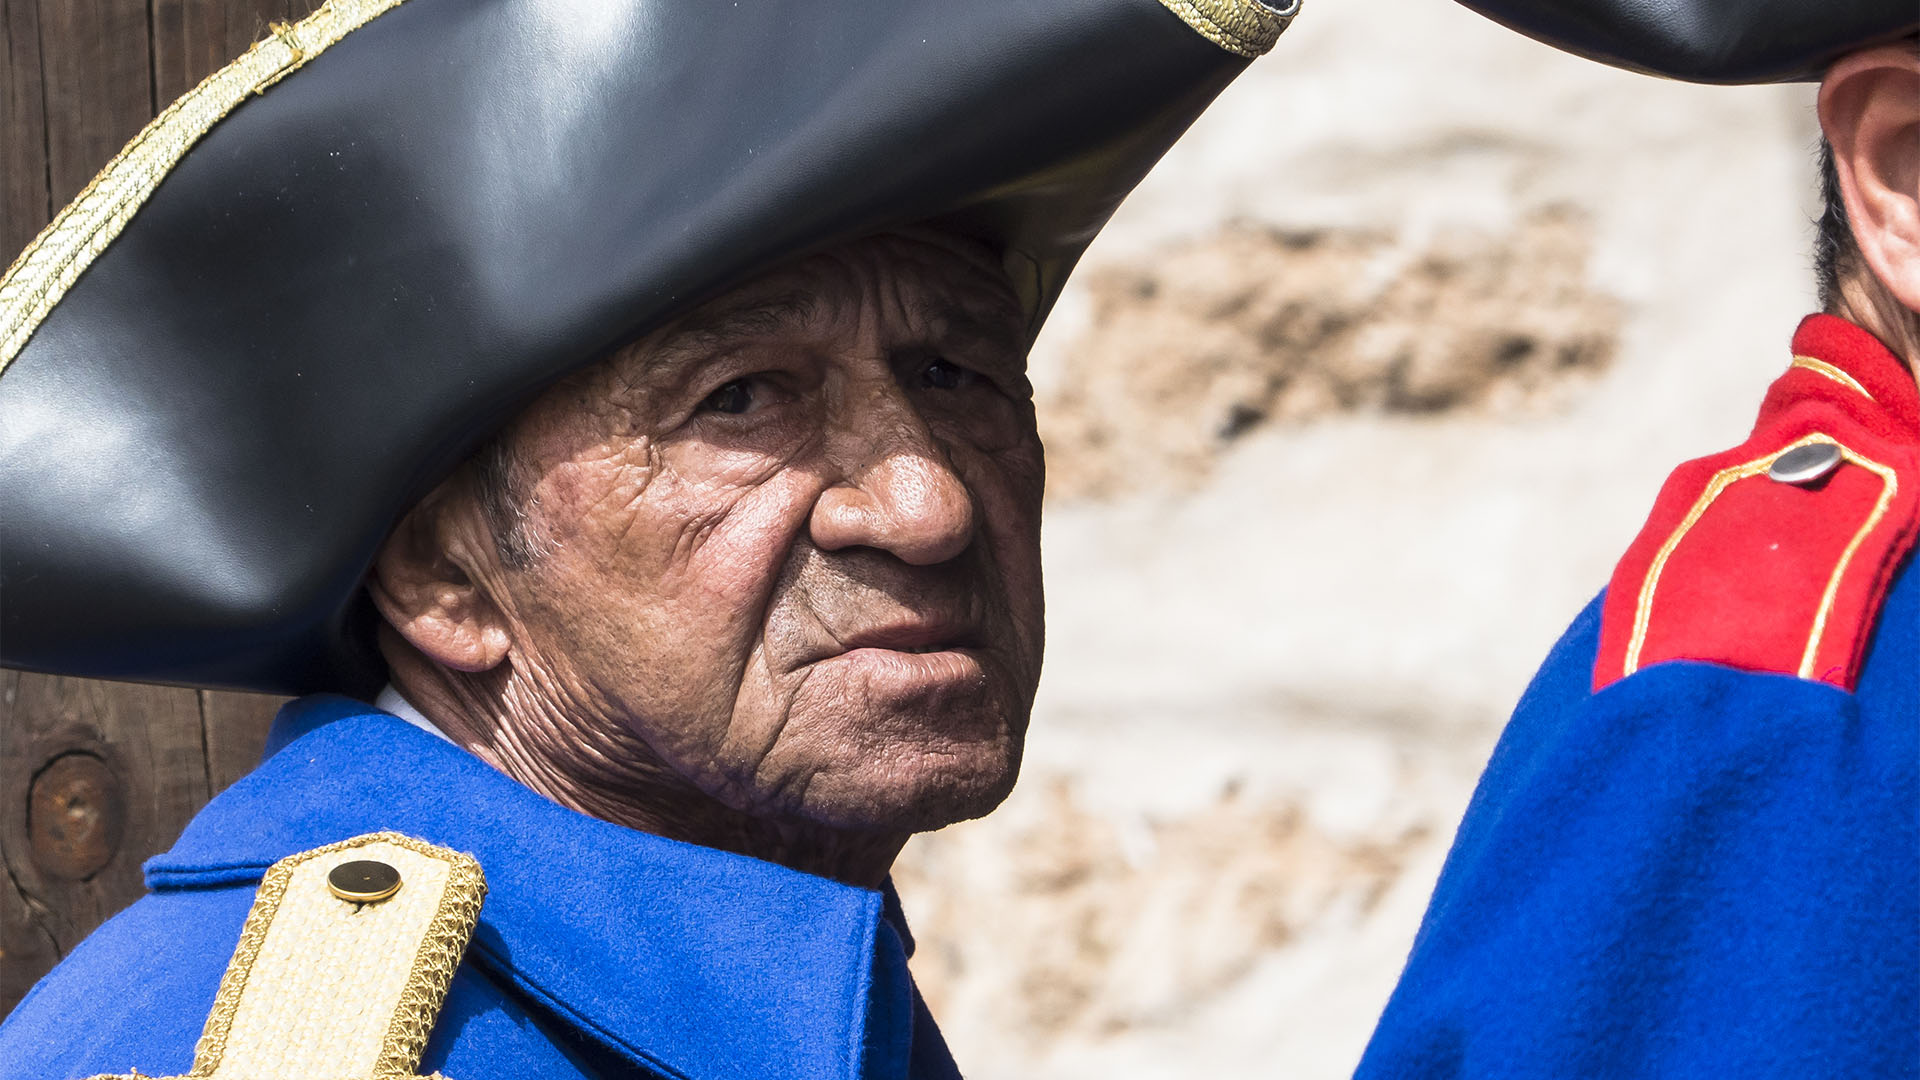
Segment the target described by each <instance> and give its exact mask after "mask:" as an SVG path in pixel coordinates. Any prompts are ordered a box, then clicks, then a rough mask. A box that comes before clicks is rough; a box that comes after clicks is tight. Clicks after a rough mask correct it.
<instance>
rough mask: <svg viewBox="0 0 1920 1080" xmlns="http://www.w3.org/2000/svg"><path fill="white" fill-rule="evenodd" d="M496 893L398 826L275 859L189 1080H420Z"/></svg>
mask: <svg viewBox="0 0 1920 1080" xmlns="http://www.w3.org/2000/svg"><path fill="white" fill-rule="evenodd" d="M486 893H487V885H486V879H485V878H484V877H483V876H482V875H481V872H480V864H479V863H478V862H475V861H474V860H473V859H472V858H471V857H470V856H467V855H462V854H460V853H459V852H457V851H450V850H448V849H446V848H442V847H435V846H434V845H432V844H428V843H423V842H421V841H419V840H415V839H413V838H411V837H407V836H402V835H400V834H399V833H390V832H387V833H369V834H368V835H366V836H358V837H355V838H353V839H352V840H346V841H342V842H341V843H338V844H328V845H327V846H326V847H321V848H315V849H314V850H312V851H306V852H302V853H300V854H298V855H292V856H288V857H287V858H285V859H282V860H280V861H279V862H277V863H274V864H273V866H272V868H270V869H269V870H268V871H267V875H266V878H265V879H264V880H262V881H261V882H260V889H259V892H258V893H256V894H255V896H254V901H253V909H252V911H250V912H248V914H247V922H246V925H245V926H244V927H243V928H242V929H241V931H240V944H239V946H238V947H236V948H235V949H234V952H233V961H232V962H231V963H230V964H228V965H227V973H226V975H225V977H223V978H222V979H221V980H220V992H219V995H218V996H217V997H215V998H214V1002H213V1012H212V1013H211V1014H210V1015H208V1017H207V1026H206V1029H205V1031H204V1032H202V1034H201V1036H200V1041H199V1043H198V1044H197V1045H196V1046H195V1047H194V1056H193V1069H192V1071H191V1072H189V1073H188V1074H187V1076H186V1077H183V1078H180V1080H202V1078H209V1080H307V1078H318V1077H326V1078H329V1080H400V1078H404V1077H412V1076H413V1075H414V1070H415V1069H417V1068H418V1067H419V1065H420V1055H421V1052H422V1051H424V1050H425V1049H426V1046H427V1036H428V1035H429V1034H430V1033H431V1032H432V1031H433V1022H434V1019H435V1018H436V1017H437V1016H438V1015H439V1013H440V1005H441V1002H443V1001H444V1000H445V999H446V996H447V986H448V984H449V983H451V982H452V981H453V971H454V968H456V967H457V966H459V963H460V956H461V954H462V953H464V952H465V951H466V947H467V939H468V938H470V937H471V936H472V935H473V927H474V923H475V922H476V921H477V920H478V919H479V917H480V902H481V901H482V900H483V899H484V898H485V896H486ZM137 1076H139V1074H138V1073H134V1074H130V1077H137ZM95 1080H114V1078H108V1077H96V1078H95ZM123 1080H125V1078H123Z"/></svg>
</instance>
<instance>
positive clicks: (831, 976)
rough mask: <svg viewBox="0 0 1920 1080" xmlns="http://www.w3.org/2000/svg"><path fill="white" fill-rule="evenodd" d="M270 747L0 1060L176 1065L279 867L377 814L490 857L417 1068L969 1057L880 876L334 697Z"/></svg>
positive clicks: (307, 707) (154, 1068) (87, 950)
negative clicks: (613, 811)
mask: <svg viewBox="0 0 1920 1080" xmlns="http://www.w3.org/2000/svg"><path fill="white" fill-rule="evenodd" d="M269 751H270V754H271V756H270V757H269V758H268V759H267V761H266V762H265V763H264V764H262V765H261V767H260V768H259V769H258V770H256V771H255V772H254V773H253V774H252V775H250V776H248V777H246V778H245V779H243V780H241V781H240V782H239V783H237V784H235V785H234V786H233V787H232V788H230V789H228V790H227V791H226V792H224V793H223V794H221V795H220V796H219V797H218V798H216V799H214V800H213V801H212V802H211V803H209V804H207V806H206V808H205V809H203V810H202V811H201V812H200V814H199V816H197V817H196V818H194V820H193V822H192V824H190V825H188V826H187V829H186V831H185V833H183V834H182V835H181V837H180V841H179V843H178V844H176V845H175V846H174V848H173V850H171V851H169V852H167V853H166V854H164V855H161V856H158V857H156V858H154V859H152V860H150V861H149V862H148V863H147V866H146V874H147V885H148V888H149V890H150V892H149V895H147V896H146V897H144V898H142V899H141V900H139V901H138V902H136V903H135V904H134V905H133V906H132V907H130V908H128V909H127V910H126V911H125V912H123V913H121V914H120V915H119V916H117V917H115V918H114V919H113V920H111V921H110V922H108V923H107V924H106V925H104V926H102V927H101V928H100V929H99V930H98V931H96V932H95V933H94V934H93V935H92V936H91V937H89V938H88V939H87V940H86V941H85V942H83V943H82V944H81V945H80V947H79V948H77V949H75V950H74V952H73V954H72V955H71V956H69V957H68V958H67V959H66V960H65V961H64V962H63V963H62V964H61V965H60V966H59V967H58V968H56V969H55V970H54V971H53V973H52V974H50V975H48V976H47V977H46V978H45V979H43V980H42V981H41V982H40V984H39V985H38V986H36V987H34V989H33V990H32V992H31V993H29V994H28V995H27V997H26V999H25V1000H23V1001H22V1002H21V1003H20V1005H19V1007H18V1008H16V1009H15V1010H14V1012H13V1014H12V1015H11V1016H10V1017H8V1018H7V1021H6V1023H5V1024H4V1025H0V1078H4V1080H14V1078H19V1080H29V1078H31V1080H69V1078H78V1077H87V1076H93V1075H96V1074H101V1073H115V1074H125V1073H128V1072H129V1071H133V1070H138V1071H139V1072H140V1073H142V1074H144V1075H147V1076H162V1077H164V1076H180V1075H184V1074H185V1073H186V1072H187V1071H188V1070H189V1069H190V1068H191V1066H192V1064H193V1046H194V1041H195V1040H196V1039H197V1038H199V1035H200V1030H201V1027H202V1025H203V1024H204V1023H205V1022H206V1018H207V1013H208V1011H209V1010H210V1009H211V1008H212V1005H213V998H214V993H215V990H216V989H217V987H218V986H219V982H220V976H221V974H222V973H223V972H224V971H225V970H226V967H227V962H228V960H229V959H231V957H232V955H233V949H234V945H235V943H236V942H237V941H238V939H239V935H240V926H241V923H242V922H243V921H244V920H245V918H246V915H247V911H248V909H249V907H250V906H251V905H252V903H253V895H254V889H255V887H256V886H257V885H258V884H259V882H260V879H261V877H262V875H263V874H264V873H265V871H266V869H267V868H268V867H269V866H270V865H271V864H272V863H274V862H275V861H276V860H278V859H280V858H283V857H285V856H287V855H292V854H295V853H297V852H301V851H305V850H308V849H310V848H315V847H319V846H321V845H323V844H329V843H333V842H335V841H339V840H345V839H348V838H350V837H353V836H358V835H361V834H364V833H369V832H378V831H382V830H393V831H396V832H401V833H405V834H407V835H409V836H414V837H418V838H420V839H423V840H427V841H429V842H431V843H435V844H440V845H443V846H446V847H450V848H455V849H457V850H460V851H465V852H469V853H471V854H473V855H474V856H475V857H476V858H477V859H478V860H479V861H480V865H481V868H482V870H483V871H484V872H485V874H486V877H487V886H488V893H487V899H486V903H485V905H484V907H483V908H482V910H481V913H480V924H479V926H478V928H477V929H476V930H475V932H474V937H473V942H472V944H471V945H470V946H469V948H468V951H467V956H466V960H465V962H464V963H462V964H461V966H460V968H459V970H458V972H457V973H456V974H455V976H454V980H453V985H452V988H451V990H450V991H449V993H448V995H447V1002H446V1005H445V1007H444V1008H443V1010H442V1012H441V1014H440V1019H439V1023H438V1024H437V1025H436V1027H435V1029H434V1033H433V1037H432V1039H431V1041H430V1042H429V1044H428V1046H427V1050H426V1055H425V1058H424V1059H423V1061H422V1062H421V1072H423V1073H432V1072H436V1071H437V1072H441V1073H444V1074H446V1075H448V1076H451V1077H457V1078H458V1080H487V1078H490V1077H500V1078H509V1077H511V1078H524V1080H533V1078H546V1077H554V1078H560V1077H588V1076H593V1077H653V1076H664V1077H676V1078H685V1080H708V1078H717V1077H761V1076H779V1077H819V1078H823V1080H824V1078H833V1080H841V1078H844V1080H855V1078H862V1080H865V1078H880V1077H888V1078H912V1080H933V1078H948V1077H957V1076H958V1073H957V1071H956V1070H955V1069H954V1066H953V1062H952V1059H951V1058H950V1057H949V1056H948V1054H947V1052H946V1047H945V1045H944V1043H943V1042H942V1041H941V1039H940V1035H939V1032H938V1031H937V1030H936V1029H935V1027H934V1025H933V1021H932V1018H931V1017H930V1016H929V1015H928V1014H927V1011H926V1007H925V1006H924V1004H922V1003H921V1001H920V998H919V995H918V993H917V992H916V991H915V990H914V987H913V983H912V980H911V979H910V977H909V976H908V974H907V963H906V961H907V952H908V950H909V949H910V948H911V942H910V939H908V938H906V937H905V933H906V931H905V927H904V925H903V924H901V923H899V921H898V917H897V916H898V908H897V905H895V904H894V903H892V902H891V897H890V895H888V896H883V894H882V893H879V892H874V891H871V890H867V889H858V888H853V887H850V886H846V885H841V884H838V883H836V882H833V881H829V880H826V879H824V878H819V877H813V876H810V875H807V874H801V873H797V872H795V871H792V870H788V869H785V868H783V867H780V866H776V865H773V864H771V863H766V862H761V861H759V860H756V859H749V858H745V857H742V856H737V855H730V854H726V853H724V852H719V851H715V850H712V849H710V848H702V847H695V846H692V845H688V844H681V843H676V842H674V841H671V840H664V839H661V838H659V837H656V836H650V835H648V834H645V833H641V832H636V831H634V830H632V829H626V828H622V827H620V826H617V825H611V824H608V823H606V822H603V821H598V820H595V819H593V818H589V817H586V816H584V815H581V814H577V813H574V812H573V811H571V810H567V809H565V808H563V807H561V806H558V805H556V804H555V803H552V802H550V801H548V800H547V799H545V798H543V797H541V796H540V795H537V794H535V793H534V792H533V791H531V790H530V789H528V788H526V787H523V786H521V785H520V784H518V783H516V782H514V781H512V780H510V779H508V778H507V777H506V776H504V775H502V774H501V773H499V772H496V771H495V770H494V769H492V768H490V767H489V766H487V765H486V764H484V763H482V762H481V761H480V760H478V759H477V758H474V757H473V756H471V755H470V754H468V753H466V752H465V751H463V750H461V749H459V748H458V747H455V746H454V745H452V744H451V743H448V742H446V741H444V740H442V739H440V738H438V737H436V736H434V735H432V734H430V733H428V732H425V731H422V730H419V729H418V728H415V727H412V726H410V725H409V724H407V723H406V722H405V721H402V720H400V719H398V718H396V717H393V716H390V715H387V714H385V713H380V712H377V711H374V710H372V709H371V708H370V707H369V706H366V705H363V704H360V703H358V702H353V701H348V700H346V699H343V698H330V697H319V698H306V699H302V700H300V701H297V702H295V703H293V704H291V705H289V706H287V707H286V708H285V709H284V710H282V712H281V714H280V717H279V719H278V721H277V722H276V724H275V728H274V733H273V736H272V738H271V740H270V744H269Z"/></svg>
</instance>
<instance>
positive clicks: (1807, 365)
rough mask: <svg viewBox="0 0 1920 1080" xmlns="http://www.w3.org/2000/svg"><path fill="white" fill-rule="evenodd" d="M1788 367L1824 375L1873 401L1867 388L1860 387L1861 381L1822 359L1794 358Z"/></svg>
mask: <svg viewBox="0 0 1920 1080" xmlns="http://www.w3.org/2000/svg"><path fill="white" fill-rule="evenodd" d="M1787 366H1788V367H1797V368H1801V369H1803V370H1806V371H1811V372H1813V373H1814V374H1815V375H1824V376H1826V377H1827V378H1829V379H1832V380H1833V381H1834V382H1837V383H1839V384H1840V385H1841V386H1844V387H1846V388H1847V389H1849V390H1851V391H1853V392H1854V393H1856V394H1859V395H1860V396H1861V397H1863V398H1866V399H1867V400H1868V401H1872V400H1873V395H1872V394H1870V393H1868V392H1867V388H1866V387H1864V386H1861V385H1860V382H1859V380H1857V379H1855V378H1854V377H1853V376H1851V375H1849V374H1847V373H1846V372H1844V371H1841V370H1840V369H1839V368H1837V367H1835V366H1833V365H1832V364H1829V363H1827V362H1826V361H1825V360H1821V359H1818V358H1817V357H1812V356H1796V357H1794V358H1793V363H1791V364H1789V365H1787Z"/></svg>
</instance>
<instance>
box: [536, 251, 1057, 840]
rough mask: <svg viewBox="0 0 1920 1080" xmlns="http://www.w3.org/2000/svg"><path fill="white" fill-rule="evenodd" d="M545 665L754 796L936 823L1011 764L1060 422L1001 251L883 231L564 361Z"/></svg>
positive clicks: (555, 442)
mask: <svg viewBox="0 0 1920 1080" xmlns="http://www.w3.org/2000/svg"><path fill="white" fill-rule="evenodd" d="M508 438H509V443H508V446H509V449H510V451H511V453H512V455H513V457H514V458H515V459H516V460H517V461H519V462H520V463H521V464H520V465H519V466H518V468H519V470H520V472H521V473H522V475H523V476H524V477H525V480H524V482H523V483H521V484H519V485H516V486H518V487H521V488H523V489H525V493H526V494H527V495H529V496H530V499H527V500H526V505H525V507H524V509H525V512H526V519H525V522H524V526H523V535H524V536H525V537H527V538H528V539H529V542H530V546H531V547H532V548H533V551H534V554H533V555H532V557H531V558H530V559H528V560H526V561H525V564H524V565H523V566H522V567H520V568H519V569H516V570H514V571H512V572H509V573H507V574H506V575H505V576H504V580H505V581H506V582H507V583H508V588H509V589H510V591H511V594H512V595H511V602H512V607H513V608H514V610H515V611H516V613H517V621H519V622H521V623H522V624H523V625H522V627H521V628H520V629H519V630H518V632H517V636H519V637H522V638H525V639H526V641H525V642H524V648H523V647H522V645H521V644H516V650H517V651H522V652H523V653H525V654H526V655H529V656H533V657H534V658H535V662H536V663H537V664H538V665H539V666H540V667H541V669H542V677H543V678H544V679H550V680H552V681H553V682H554V684H555V687H554V688H555V691H556V693H557V694H558V695H559V696H563V697H565V698H566V699H567V700H568V702H569V705H570V707H576V708H586V709H588V710H591V711H593V712H596V713H601V714H603V715H604V716H605V717H606V718H608V719H611V720H612V721H614V722H617V723H621V724H624V725H627V726H628V727H630V728H631V730H633V731H634V732H635V733H636V734H638V735H639V736H640V737H641V738H642V739H643V740H645V741H646V742H647V743H648V744H649V745H650V746H651V748H652V749H653V750H654V751H655V752H656V753H657V754H658V755H659V756H660V757H661V758H662V759H663V760H664V761H665V762H666V763H667V764H668V765H669V767H671V768H673V769H675V770H677V771H678V772H679V773H681V774H682V775H683V776H685V777H686V778H688V779H689V780H691V781H692V782H693V783H695V784H696V785H697V786H699V787H700V788H701V789H702V790H704V791H706V792H707V793H708V794H710V795H712V796H714V797H716V798H718V799H719V800H721V801H722V802H725V803H727V804H729V805H731V806H733V807H735V808H736V809H741V810H746V811H749V812H751V813H754V814H756V815H759V816H766V817H773V818H776V819H784V820H794V821H807V822H816V823H820V824H825V825H830V826H834V827H841V828H868V827H884V828H893V829H901V828H905V829H916V830H917V829H926V828H936V827H939V826H940V825H944V824H948V823H950V822H952V821H956V820H961V819H964V818H967V817H973V816H977V815H979V814H982V813H985V812H986V811H987V810H989V809H991V808H992V807H993V806H994V805H996V804H997V803H998V802H999V801H1000V800H1001V799H1002V798H1004V797H1005V795H1006V793H1007V792H1008V791H1009V790H1010V789H1011V787H1012V785H1013V781H1014V778H1015V775H1016V773H1017V771H1018V768H1019V760H1020V750H1021V745H1022V741H1023V738H1024V735H1025V730H1026V724H1027V716H1028V711H1029V709H1030V707H1031V705H1032V702H1033V694H1034V688H1035V685H1036V683H1037V681H1038V679H1039V674H1040V654H1041V643H1042V641H1041V639H1042V600H1041V588H1040V560H1039V525H1040V519H1039V514H1040V499H1041V488H1042V480H1043V475H1042V474H1043V466H1042V461H1041V451H1040V442H1039V438H1038V435H1037V433H1036V431H1035V428H1034V413H1033V407H1032V403H1031V392H1030V388H1029V386H1028V384H1027V380H1026V377H1025V333H1024V318H1023V316H1022V313H1021V310H1020V307H1019V305H1018V303H1017V302H1016V301H1015V299H1014V297H1013V296H1012V294H1011V292H1010V291H1009V289H1008V287H1007V285H1006V283H1005V280H1004V278H1003V277H1002V275H1001V273H1000V271H999V270H998V269H997V267H995V266H994V265H993V264H992V263H990V262H988V261H987V260H985V259H984V258H983V257H981V256H980V255H979V254H977V253H974V252H972V251H970V250H969V249H967V248H965V247H963V246H961V245H959V244H957V243H953V244H949V243H948V242H947V241H945V240H942V239H939V238H935V237H925V238H905V237H883V238H877V239H873V240H867V241H862V242H859V243H856V244H850V245H846V246H844V247H841V248H838V249H836V250H833V251H830V252H827V253H825V254H822V255H818V256H814V257H811V258H809V259H807V260H805V261H803V262H800V263H797V264H795V265H793V266H791V267H789V268H786V269H783V270H780V271H777V272H774V273H772V274H769V275H768V276H766V277H763V278H761V279H759V280H757V281H755V282H753V283H751V284H749V285H748V286H745V287H743V288H741V289H738V290H736V291H734V292H733V293H730V294H728V295H727V296H725V297H722V298H721V299H719V300H716V301H714V302H712V303H709V304H707V305H706V306H704V307H702V308H700V309H698V310H697V311H695V312H694V313H692V314H691V315H690V316H688V317H686V318H683V319H681V320H679V321H678V322H677V323H675V324H673V325H671V326H669V327H667V328H665V329H664V330H662V331H660V332H657V333H655V334H653V335H651V336H649V337H648V338H646V339H644V340H642V341H641V342H639V343H638V344H637V345H635V346H633V347H630V348H628V349H626V350H624V351H623V352H621V353H620V354H618V355H617V356H615V357H614V358H613V359H611V360H609V361H607V362H605V363H602V364H600V365H597V366H596V367H594V368H592V369H590V370H588V371H587V372H585V373H583V374H581V375H579V376H576V377H574V378H572V379H570V380H568V381H566V382H563V383H562V384H560V385H559V386H557V387H556V388H555V389H553V390H552V391H550V392H549V393H547V394H546V395H545V396H544V397H543V398H541V399H540V400H539V401H537V402H536V403H535V404H534V406H532V407H531V408H530V409H529V410H528V411H527V412H526V413H525V414H523V416H522V417H521V418H520V419H519V420H518V421H516V423H515V425H514V426H513V427H512V429H510V432H509V436H508Z"/></svg>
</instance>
